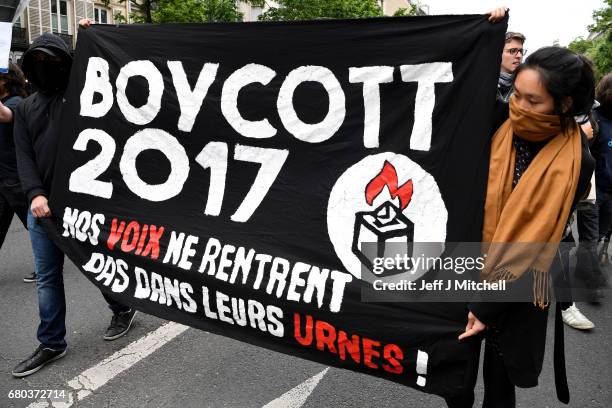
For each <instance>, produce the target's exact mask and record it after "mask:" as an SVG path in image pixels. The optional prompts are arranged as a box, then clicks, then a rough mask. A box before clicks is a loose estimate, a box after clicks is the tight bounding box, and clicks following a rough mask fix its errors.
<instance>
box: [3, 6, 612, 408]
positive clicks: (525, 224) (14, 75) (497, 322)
mask: <svg viewBox="0 0 612 408" xmlns="http://www.w3.org/2000/svg"><path fill="white" fill-rule="evenodd" d="M505 14H506V10H505V9H503V8H500V9H496V10H494V11H492V12H491V13H489V20H490V21H491V22H492V23H496V22H498V21H500V20H501V19H503V18H504V16H505ZM82 25H84V26H87V25H88V23H87V22H84V23H83V22H82ZM524 44H525V37H524V36H523V35H522V34H520V33H516V32H508V33H507V34H506V41H505V44H504V48H503V50H502V63H501V72H500V77H499V83H498V95H497V101H491V103H496V104H497V109H496V110H495V111H496V115H497V117H496V118H495V122H496V123H497V124H498V126H497V127H496V129H495V130H494V132H492V134H491V146H490V149H491V150H490V159H491V160H490V164H489V176H488V177H489V179H488V187H487V194H486V201H485V208H484V220H483V241H484V242H551V243H559V242H561V241H565V242H574V238H573V237H572V235H571V234H572V232H571V231H572V228H570V227H568V226H569V225H571V223H572V216H571V215H572V214H573V213H574V212H575V213H576V214H577V215H576V219H577V226H578V228H577V229H578V234H579V243H578V247H577V249H576V258H577V264H576V270H577V271H578V272H577V274H576V276H577V278H578V279H579V280H581V281H582V286H581V287H584V288H586V290H587V291H588V293H589V294H590V300H591V301H601V299H602V292H601V289H602V288H604V287H605V286H606V285H607V279H606V276H605V275H606V274H605V272H604V271H605V266H606V265H605V264H606V262H607V245H606V246H604V250H603V252H599V253H598V244H599V243H600V241H602V240H604V241H606V242H607V241H609V235H610V234H609V231H610V229H611V226H612V74H610V73H608V74H607V75H605V76H604V77H603V79H601V81H600V83H599V85H598V86H597V88H595V80H594V73H593V68H592V64H591V63H590V62H589V61H588V60H587V59H586V58H585V57H583V56H581V55H578V54H575V53H573V52H571V51H569V50H567V49H565V48H561V47H545V48H542V49H539V50H537V51H536V52H534V53H532V54H531V55H530V56H529V57H527V58H526V60H525V61H523V58H524V57H525V56H526V54H527V51H526V50H525V48H524ZM71 63H72V58H71V55H70V53H69V51H68V49H67V47H66V45H65V43H64V42H63V40H61V39H60V38H59V37H57V36H54V35H52V34H44V35H42V36H41V37H39V38H38V39H37V40H36V41H34V43H33V44H32V46H31V47H30V48H29V49H28V51H27V52H26V53H25V54H24V56H23V60H22V62H21V69H20V68H19V67H18V66H17V65H15V64H12V63H11V64H10V69H9V72H8V73H6V74H0V211H1V214H0V245H1V243H2V242H3V240H4V237H5V235H6V232H7V230H8V228H9V225H10V223H11V220H12V218H13V215H14V214H17V216H18V217H19V219H20V220H21V222H22V223H23V225H24V226H25V227H26V228H27V229H28V231H29V235H30V239H31V243H32V250H33V254H34V261H35V273H34V274H33V276H27V277H26V278H24V281H26V282H31V281H36V285H37V290H38V303H39V317H40V325H39V327H38V333H37V336H38V340H39V342H40V346H39V347H38V348H37V349H36V351H35V352H34V353H33V354H32V355H31V356H29V357H28V358H26V359H25V360H24V361H22V362H21V363H19V364H18V365H17V366H16V367H15V368H14V370H13V372H12V374H13V375H14V376H15V377H24V376H27V375H30V374H32V373H34V372H36V371H38V370H39V369H40V368H42V367H43V366H44V365H46V364H47V363H50V362H52V361H54V360H57V359H59V358H61V357H63V356H64V355H65V353H66V342H65V339H64V337H65V333H66V326H65V313H66V302H65V298H64V287H63V279H62V273H63V262H64V254H63V253H62V252H61V251H60V250H59V249H58V248H57V247H56V246H55V244H54V243H53V242H52V241H51V240H50V239H49V237H48V236H47V234H46V232H45V230H44V229H43V228H42V227H41V226H40V225H39V220H40V219H41V218H44V217H50V216H51V211H50V209H49V205H48V197H49V191H50V186H51V182H52V178H53V169H54V164H55V156H56V148H57V146H58V140H59V137H60V132H59V117H60V114H61V110H62V97H63V94H64V92H65V90H66V87H67V84H68V77H69V72H70V67H71ZM22 70H23V73H22ZM26 78H27V81H26ZM27 85H28V86H33V87H34V88H35V89H36V92H34V93H33V94H32V95H30V96H28V95H27V92H26V86H27ZM593 174H594V175H593ZM592 175H593V176H592ZM558 220H567V223H566V222H563V223H562V224H560V223H559V222H558ZM517 223H518V224H517ZM517 225H518V227H517ZM606 236H607V238H606ZM504 256H505V255H504V254H499V256H497V257H495V256H493V257H489V259H488V261H487V262H488V264H487V265H485V271H484V273H485V274H486V277H487V278H490V279H496V278H500V277H501V275H500V274H499V270H498V268H497V265H500V264H504V265H505V269H504V275H503V276H504V277H505V278H507V279H509V280H510V281H512V280H513V279H518V278H520V277H521V276H522V275H523V274H525V273H526V272H527V270H529V271H530V272H531V273H533V274H534V276H535V277H536V278H538V277H540V276H541V277H543V279H546V280H548V271H549V270H550V269H551V265H554V264H557V266H559V269H560V270H566V271H569V270H570V269H571V268H570V267H569V266H570V265H569V256H568V253H567V251H566V252H565V253H563V252H561V253H560V256H559V255H558V254H557V253H555V254H553V255H551V256H548V255H547V253H546V251H544V252H543V253H535V254H534V253H526V254H524V257H523V258H522V260H521V262H520V265H516V264H508V262H506V259H504ZM491 259H494V261H491ZM600 259H601V260H603V261H604V262H602V264H600V262H599V261H600ZM495 262H497V263H495ZM525 265H527V266H528V268H527V267H525ZM563 279H565V280H569V279H576V277H574V278H570V277H569V276H565V277H564V278H563ZM577 286H580V285H579V284H578V283H577V282H570V284H569V288H570V293H571V288H572V287H577ZM534 295H535V299H534V301H533V302H524V303H502V302H497V303H476V302H474V303H470V304H469V314H468V316H467V326H466V329H465V332H464V333H463V334H461V335H460V336H459V339H460V340H461V339H463V338H466V337H469V336H474V335H477V336H481V337H482V338H484V339H485V356H484V366H483V376H484V380H485V381H484V384H485V394H484V403H483V406H484V407H495V408H504V407H514V406H515V405H516V403H515V387H516V386H519V387H532V386H535V385H537V379H538V376H539V374H540V371H541V368H542V360H543V354H544V345H545V333H546V320H547V312H548V309H549V307H548V302H547V299H546V298H545V294H544V293H539V292H537V291H536V292H535V293H534ZM103 296H104V298H105V299H106V301H107V302H108V304H109V307H110V309H111V310H112V312H113V317H112V320H111V324H110V326H109V327H108V329H107V330H106V333H105V334H104V336H103V338H104V339H105V340H114V339H116V338H118V337H120V336H122V335H124V334H125V333H127V331H128V330H129V328H130V325H131V323H132V321H133V318H134V314H135V311H134V310H132V309H130V308H129V307H127V306H124V305H121V304H119V303H117V302H116V301H114V300H113V299H112V298H111V297H109V296H107V295H105V294H103ZM566 300H567V299H566ZM558 303H559V305H560V310H562V312H561V313H562V316H563V321H564V322H565V323H566V324H568V325H569V326H572V327H574V328H577V329H590V328H593V327H594V324H593V323H592V322H591V321H590V320H589V319H587V318H586V317H585V316H584V315H583V314H582V313H581V312H580V310H579V309H578V308H577V307H576V305H575V303H574V302H558ZM477 373H478V362H476V364H474V366H473V367H471V368H470V370H469V373H468V375H467V376H466V389H467V390H468V391H467V392H466V393H465V394H464V395H462V396H461V397H458V398H453V399H448V400H447V403H448V405H449V407H451V408H452V407H471V406H472V405H473V403H474V393H473V389H474V385H475V382H476V377H477Z"/></svg>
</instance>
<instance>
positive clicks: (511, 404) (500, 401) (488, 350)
mask: <svg viewBox="0 0 612 408" xmlns="http://www.w3.org/2000/svg"><path fill="white" fill-rule="evenodd" d="M485 333H486V334H485V354H484V362H483V367H482V371H483V374H482V378H483V380H484V399H483V402H482V408H515V407H516V392H515V386H514V384H512V382H511V381H510V377H509V376H508V372H507V370H506V366H505V364H504V359H503V356H502V353H501V350H500V347H499V342H498V332H497V329H495V328H489V329H487V330H486V331H485ZM478 364H479V361H478V360H475V364H474V363H472V364H470V365H469V366H468V370H467V371H468V372H467V373H466V390H468V391H467V392H466V393H465V394H464V395H462V396H460V397H456V398H447V399H446V404H447V405H448V408H472V406H473V405H474V387H475V386H476V379H477V378H478Z"/></svg>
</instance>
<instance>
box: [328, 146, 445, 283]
mask: <svg viewBox="0 0 612 408" xmlns="http://www.w3.org/2000/svg"><path fill="white" fill-rule="evenodd" d="M385 161H388V162H389V163H390V164H391V165H392V166H393V167H394V168H395V170H396V172H397V179H398V186H402V185H403V184H404V183H406V182H407V181H408V180H412V183H413V194H412V198H411V200H410V203H409V204H408V206H407V207H406V208H405V209H404V210H403V211H401V213H402V214H403V215H404V216H405V217H406V218H408V219H409V220H410V221H411V222H413V223H414V236H413V241H414V247H413V256H426V257H438V256H440V254H441V253H442V251H443V247H439V249H437V248H436V246H432V245H419V243H428V242H439V243H443V242H445V240H446V223H447V220H448V211H447V210H446V206H445V205H444V201H443V200H442V195H441V194H440V189H439V188H438V184H437V183H436V180H435V179H434V178H433V176H432V175H431V174H429V173H427V172H426V171H425V170H424V169H423V168H422V167H421V166H419V165H418V164H417V163H415V162H414V161H412V160H410V159H409V158H408V157H406V156H404V155H401V154H397V153H392V152H386V153H379V154H375V155H371V156H367V157H365V158H363V159H362V160H361V161H359V162H358V163H356V164H354V165H353V166H351V167H349V168H348V169H347V170H346V171H345V172H344V173H343V174H342V175H341V176H340V178H339V179H338V181H336V184H334V187H333V188H332V191H331V193H330V196H329V202H328V204H327V232H328V234H329V238H330V240H331V243H332V245H333V246H334V250H335V251H336V254H337V255H338V258H340V260H341V261H342V264H343V265H344V267H345V268H346V270H347V271H348V272H349V273H351V274H352V275H353V276H355V277H356V278H358V279H361V268H362V263H361V261H360V260H359V258H357V256H356V255H355V254H354V253H353V250H352V245H353V239H354V235H355V231H354V229H355V214H356V213H357V212H361V211H373V210H374V209H376V208H378V207H379V206H380V205H381V204H383V203H384V202H385V201H393V200H392V198H391V195H390V194H389V190H388V189H387V188H385V189H384V190H383V191H382V192H381V193H380V194H379V195H378V196H377V197H376V198H375V199H374V201H373V203H372V205H369V204H368V203H367V201H366V197H365V190H366V186H367V185H368V183H369V182H370V181H371V180H372V179H374V178H375V177H376V176H377V175H378V174H379V173H380V172H381V170H382V169H383V166H384V165H385ZM395 200H397V198H396V199H395ZM425 272H427V270H426V269H425V268H415V270H414V271H412V272H406V273H401V274H398V275H395V276H393V278H392V279H393V280H396V279H397V280H399V279H408V280H415V279H417V278H418V277H420V276H421V275H423V274H424V273H425Z"/></svg>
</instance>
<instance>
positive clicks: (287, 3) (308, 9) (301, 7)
mask: <svg viewBox="0 0 612 408" xmlns="http://www.w3.org/2000/svg"><path fill="white" fill-rule="evenodd" d="M276 3H278V6H277V7H270V9H269V10H267V11H266V12H264V13H263V14H261V15H260V16H259V19H260V20H268V21H279V20H283V21H289V20H314V19H327V18H329V19H335V18H363V17H380V16H382V15H383V11H382V9H381V8H380V6H379V5H378V2H377V1H376V0H278V1H277V2H276Z"/></svg>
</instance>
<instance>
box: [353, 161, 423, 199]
mask: <svg viewBox="0 0 612 408" xmlns="http://www.w3.org/2000/svg"><path fill="white" fill-rule="evenodd" d="M385 186H387V187H389V193H391V197H392V198H395V197H399V200H400V203H401V206H402V210H403V209H405V208H406V207H408V204H409V203H410V200H411V199H412V180H408V181H407V182H405V183H404V184H403V185H401V186H400V187H398V186H397V172H396V171H395V167H393V165H392V164H391V163H389V162H388V161H386V160H385V164H384V166H383V168H382V170H381V171H380V173H378V175H377V176H376V177H374V178H373V179H372V180H370V182H369V183H368V185H367V186H366V189H365V196H366V202H367V203H368V204H369V205H372V203H373V202H374V199H375V198H376V197H378V195H379V194H380V193H381V191H383V189H384V188H385Z"/></svg>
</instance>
